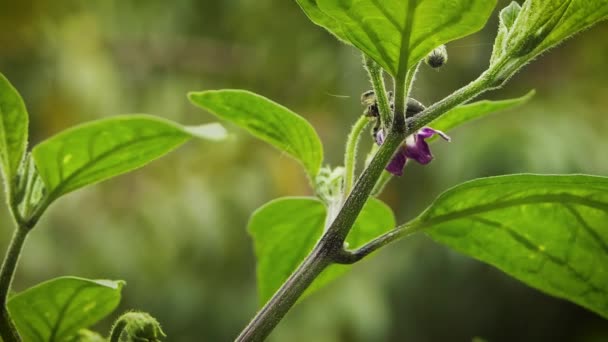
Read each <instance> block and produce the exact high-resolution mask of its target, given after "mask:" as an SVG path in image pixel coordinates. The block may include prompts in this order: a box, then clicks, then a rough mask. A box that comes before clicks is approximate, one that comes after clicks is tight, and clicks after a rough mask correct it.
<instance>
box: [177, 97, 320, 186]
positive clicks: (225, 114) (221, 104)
mask: <svg viewBox="0 0 608 342" xmlns="http://www.w3.org/2000/svg"><path fill="white" fill-rule="evenodd" d="M188 97H189V99H190V101H191V102H192V103H193V104H195V105H196V106H198V107H200V108H203V109H205V110H208V111H209V112H211V113H212V114H214V115H215V116H217V117H219V118H221V119H224V120H227V121H230V122H232V123H234V124H236V125H237V126H239V127H242V128H244V129H246V130H247V131H248V132H249V133H251V134H253V135H254V136H256V137H258V138H260V139H262V140H264V141H266V142H267V143H269V144H271V145H273V146H274V147H276V148H278V149H279V150H281V151H285V152H286V153H288V154H289V155H291V156H292V157H294V158H295V159H296V160H298V161H299V162H300V163H302V165H303V166H304V168H305V169H306V171H307V172H308V175H309V176H310V178H311V179H314V177H315V176H316V175H317V173H318V172H319V169H320V167H321V163H322V162H323V146H322V145H321V141H320V139H319V136H318V135H317V133H316V132H315V130H314V128H313V127H312V126H311V125H310V124H309V123H308V122H307V121H306V120H305V119H304V118H302V117H301V116H299V115H297V114H296V113H294V112H292V111H290V110H289V109H287V108H285V107H283V106H281V105H279V104H277V103H275V102H273V101H271V100H269V99H267V98H265V97H262V96H260V95H257V94H254V93H251V92H248V91H244V90H211V91H202V92H198V93H197V92H193V93H190V94H189V95H188Z"/></svg>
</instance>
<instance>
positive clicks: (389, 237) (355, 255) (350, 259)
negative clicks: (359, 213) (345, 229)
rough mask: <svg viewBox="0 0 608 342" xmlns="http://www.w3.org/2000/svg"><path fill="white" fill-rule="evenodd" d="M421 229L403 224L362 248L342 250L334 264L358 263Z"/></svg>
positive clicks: (418, 226)
mask: <svg viewBox="0 0 608 342" xmlns="http://www.w3.org/2000/svg"><path fill="white" fill-rule="evenodd" d="M423 228H424V227H422V226H420V225H415V224H407V223H406V224H403V225H401V226H398V227H396V228H394V229H392V230H390V231H388V232H386V233H384V234H382V235H381V236H379V237H377V238H375V239H374V240H372V241H370V242H368V243H367V244H365V245H364V246H363V247H361V248H359V249H357V250H354V251H349V250H343V251H342V253H340V255H339V256H338V257H337V258H336V259H335V262H336V263H339V264H354V263H356V262H358V261H361V260H362V259H363V258H365V257H366V256H368V255H370V254H372V253H373V252H375V251H377V250H378V249H380V248H382V247H384V246H386V245H388V244H390V243H391V242H394V241H397V240H399V239H402V238H405V237H408V236H410V235H414V234H415V233H418V232H419V231H421V230H422V229H423Z"/></svg>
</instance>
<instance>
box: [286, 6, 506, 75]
mask: <svg viewBox="0 0 608 342" xmlns="http://www.w3.org/2000/svg"><path fill="white" fill-rule="evenodd" d="M296 1H297V2H298V4H299V5H300V7H302V9H303V10H304V12H305V13H306V15H308V17H309V18H310V19H311V20H312V21H313V22H314V23H316V24H318V25H320V26H323V27H325V28H326V29H327V30H329V31H330V32H331V33H333V34H334V35H336V36H337V37H338V38H340V39H341V40H343V41H345V42H347V43H349V44H352V45H354V46H355V47H357V48H358V49H359V50H361V51H363V52H364V53H365V54H366V55H368V56H369V57H370V58H372V59H373V60H375V61H376V62H377V63H378V64H379V65H380V66H382V68H383V69H385V70H386V71H388V72H389V73H390V74H391V75H392V76H394V77H398V75H402V76H403V75H405V73H406V72H407V71H408V70H410V69H411V68H412V67H413V66H415V65H416V64H417V63H418V62H420V61H421V60H422V59H424V58H425V57H426V56H427V55H428V54H429V53H430V52H431V51H432V50H433V49H434V48H436V47H438V46H440V45H441V44H445V43H447V42H449V41H452V40H455V39H457V38H461V37H464V36H467V35H470V34H472V33H475V32H477V31H479V30H480V29H481V28H482V27H483V26H484V25H485V23H486V21H487V20H488V18H489V16H490V14H491V13H492V10H493V8H494V6H495V5H496V1H495V0H456V1H455V0H407V1H405V0H382V1H380V0H347V1H344V0H296Z"/></svg>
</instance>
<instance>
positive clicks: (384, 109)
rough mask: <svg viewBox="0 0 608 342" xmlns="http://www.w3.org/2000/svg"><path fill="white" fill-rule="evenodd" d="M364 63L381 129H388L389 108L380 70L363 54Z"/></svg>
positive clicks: (389, 121)
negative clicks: (376, 104) (374, 97)
mask: <svg viewBox="0 0 608 342" xmlns="http://www.w3.org/2000/svg"><path fill="white" fill-rule="evenodd" d="M363 59H364V61H365V70H367V73H368V75H369V79H370V81H371V82H372V87H373V88H374V94H375V95H376V102H377V103H378V111H379V112H380V122H381V127H389V126H390V124H391V121H392V119H391V118H392V114H391V106H390V104H389V102H388V96H387V94H386V86H385V84H384V77H383V75H382V72H383V71H382V68H380V66H379V65H378V64H377V63H376V62H374V60H372V59H371V58H369V57H368V56H367V55H365V54H363Z"/></svg>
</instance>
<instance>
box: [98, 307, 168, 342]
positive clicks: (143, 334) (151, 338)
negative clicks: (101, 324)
mask: <svg viewBox="0 0 608 342" xmlns="http://www.w3.org/2000/svg"><path fill="white" fill-rule="evenodd" d="M166 336H167V335H165V333H164V332H163V330H162V329H161V327H160V323H158V321H157V320H156V319H155V318H154V317H152V316H150V315H149V314H147V313H145V312H135V311H133V312H127V313H125V314H123V315H122V316H120V318H118V320H117V321H116V323H115V324H114V327H112V332H111V334H110V342H140V341H146V342H160V341H161V338H163V337H166Z"/></svg>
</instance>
